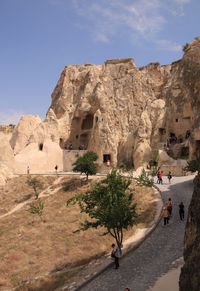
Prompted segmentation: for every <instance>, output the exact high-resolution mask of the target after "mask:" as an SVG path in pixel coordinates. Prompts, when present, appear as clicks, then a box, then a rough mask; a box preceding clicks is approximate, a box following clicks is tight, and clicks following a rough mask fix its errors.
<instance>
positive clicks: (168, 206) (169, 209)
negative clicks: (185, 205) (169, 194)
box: [167, 198, 173, 218]
mask: <svg viewBox="0 0 200 291" xmlns="http://www.w3.org/2000/svg"><path fill="white" fill-rule="evenodd" d="M172 206H173V205H172V199H171V198H169V199H168V201H167V210H168V212H169V218H170V217H171V216H172Z"/></svg>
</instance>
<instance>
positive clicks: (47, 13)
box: [0, 0, 200, 124]
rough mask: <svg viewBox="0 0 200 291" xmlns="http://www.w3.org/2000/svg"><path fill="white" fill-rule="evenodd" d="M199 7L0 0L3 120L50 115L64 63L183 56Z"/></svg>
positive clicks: (148, 0) (148, 1) (175, 2)
mask: <svg viewBox="0 0 200 291" xmlns="http://www.w3.org/2000/svg"><path fill="white" fill-rule="evenodd" d="M199 11H200V1H199V0H0V123H1V124H3V123H16V122H17V120H18V119H19V116H21V115H23V114H38V115H40V116H41V117H42V118H44V117H45V114H46V111H47V109H48V107H49V106H50V103H51V93H52V90H53V88H54V87H55V85H56V82H57V80H58V78H59V76H60V73H61V71H62V70H63V68H64V66H65V65H68V64H83V63H95V64H101V63H103V62H104V61H105V60H106V59H111V58H121V57H132V58H133V59H134V60H135V62H136V64H137V66H142V65H145V64H148V63H150V62H157V61H158V62H160V63H161V64H167V63H171V62H172V61H174V60H177V59H179V58H181V57H182V46H183V45H184V44H185V43H186V42H191V41H192V39H193V38H194V37H196V36H199V35H200V32H199V28H200V23H199V22H200V21H199Z"/></svg>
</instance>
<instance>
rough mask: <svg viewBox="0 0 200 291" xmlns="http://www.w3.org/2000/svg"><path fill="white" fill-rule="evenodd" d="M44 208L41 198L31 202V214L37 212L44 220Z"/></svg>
mask: <svg viewBox="0 0 200 291" xmlns="http://www.w3.org/2000/svg"><path fill="white" fill-rule="evenodd" d="M43 210H44V202H43V201H42V200H41V199H38V200H37V201H36V202H33V203H31V204H30V208H29V212H30V213H31V214H37V215H38V216H39V217H40V219H41V220H42V214H43Z"/></svg>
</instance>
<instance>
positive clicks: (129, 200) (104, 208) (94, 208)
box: [66, 170, 137, 247]
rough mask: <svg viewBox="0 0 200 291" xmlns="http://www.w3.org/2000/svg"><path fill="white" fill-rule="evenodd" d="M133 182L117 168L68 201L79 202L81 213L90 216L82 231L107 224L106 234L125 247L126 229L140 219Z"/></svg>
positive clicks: (83, 224) (68, 203)
mask: <svg viewBox="0 0 200 291" xmlns="http://www.w3.org/2000/svg"><path fill="white" fill-rule="evenodd" d="M130 183H131V181H130V179H127V178H125V177H122V176H121V175H120V174H118V173H117V172H116V171H114V170H113V171H112V172H111V173H110V174H108V175H107V177H106V178H105V179H104V180H101V181H98V182H96V183H95V184H94V185H93V187H92V188H91V190H90V191H88V192H86V193H83V194H80V195H77V196H75V197H73V198H71V199H69V200H68V201H67V202H66V204H67V205H70V204H75V203H78V204H79V206H80V209H81V212H83V213H86V214H88V216H89V217H90V220H87V219H86V220H85V222H84V223H82V224H81V226H82V228H81V229H82V230H87V229H89V228H98V227H104V228H106V232H105V233H104V235H106V234H108V233H109V234H110V235H111V236H112V237H114V238H115V240H116V242H117V244H118V246H119V247H121V245H122V242H123V230H124V229H128V228H129V227H131V226H133V225H134V224H136V218H137V213H136V204H135V203H134V201H133V193H130V190H129V185H130Z"/></svg>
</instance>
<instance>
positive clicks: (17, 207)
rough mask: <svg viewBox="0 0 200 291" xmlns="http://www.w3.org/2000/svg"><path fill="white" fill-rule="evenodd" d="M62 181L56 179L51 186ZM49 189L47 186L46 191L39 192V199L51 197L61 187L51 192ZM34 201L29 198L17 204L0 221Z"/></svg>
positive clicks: (0, 217)
mask: <svg viewBox="0 0 200 291" xmlns="http://www.w3.org/2000/svg"><path fill="white" fill-rule="evenodd" d="M62 179H63V177H59V178H58V179H56V180H55V181H54V182H53V185H57V184H59V183H60V181H61V180H62ZM51 187H52V185H50V186H48V187H47V188H46V189H44V190H43V191H42V192H40V194H39V198H41V197H47V196H50V195H53V194H54V193H56V192H57V191H58V190H59V189H60V188H61V187H58V188H55V189H53V190H51ZM34 200H35V199H34V198H31V199H28V200H27V201H25V202H21V203H19V204H17V206H15V207H14V208H13V209H11V210H10V211H8V212H7V213H5V214H3V215H1V216H0V219H2V218H4V217H6V216H9V215H11V214H13V213H15V212H16V211H19V210H20V209H22V208H23V207H24V206H25V205H27V204H28V203H30V202H32V201H34Z"/></svg>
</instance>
